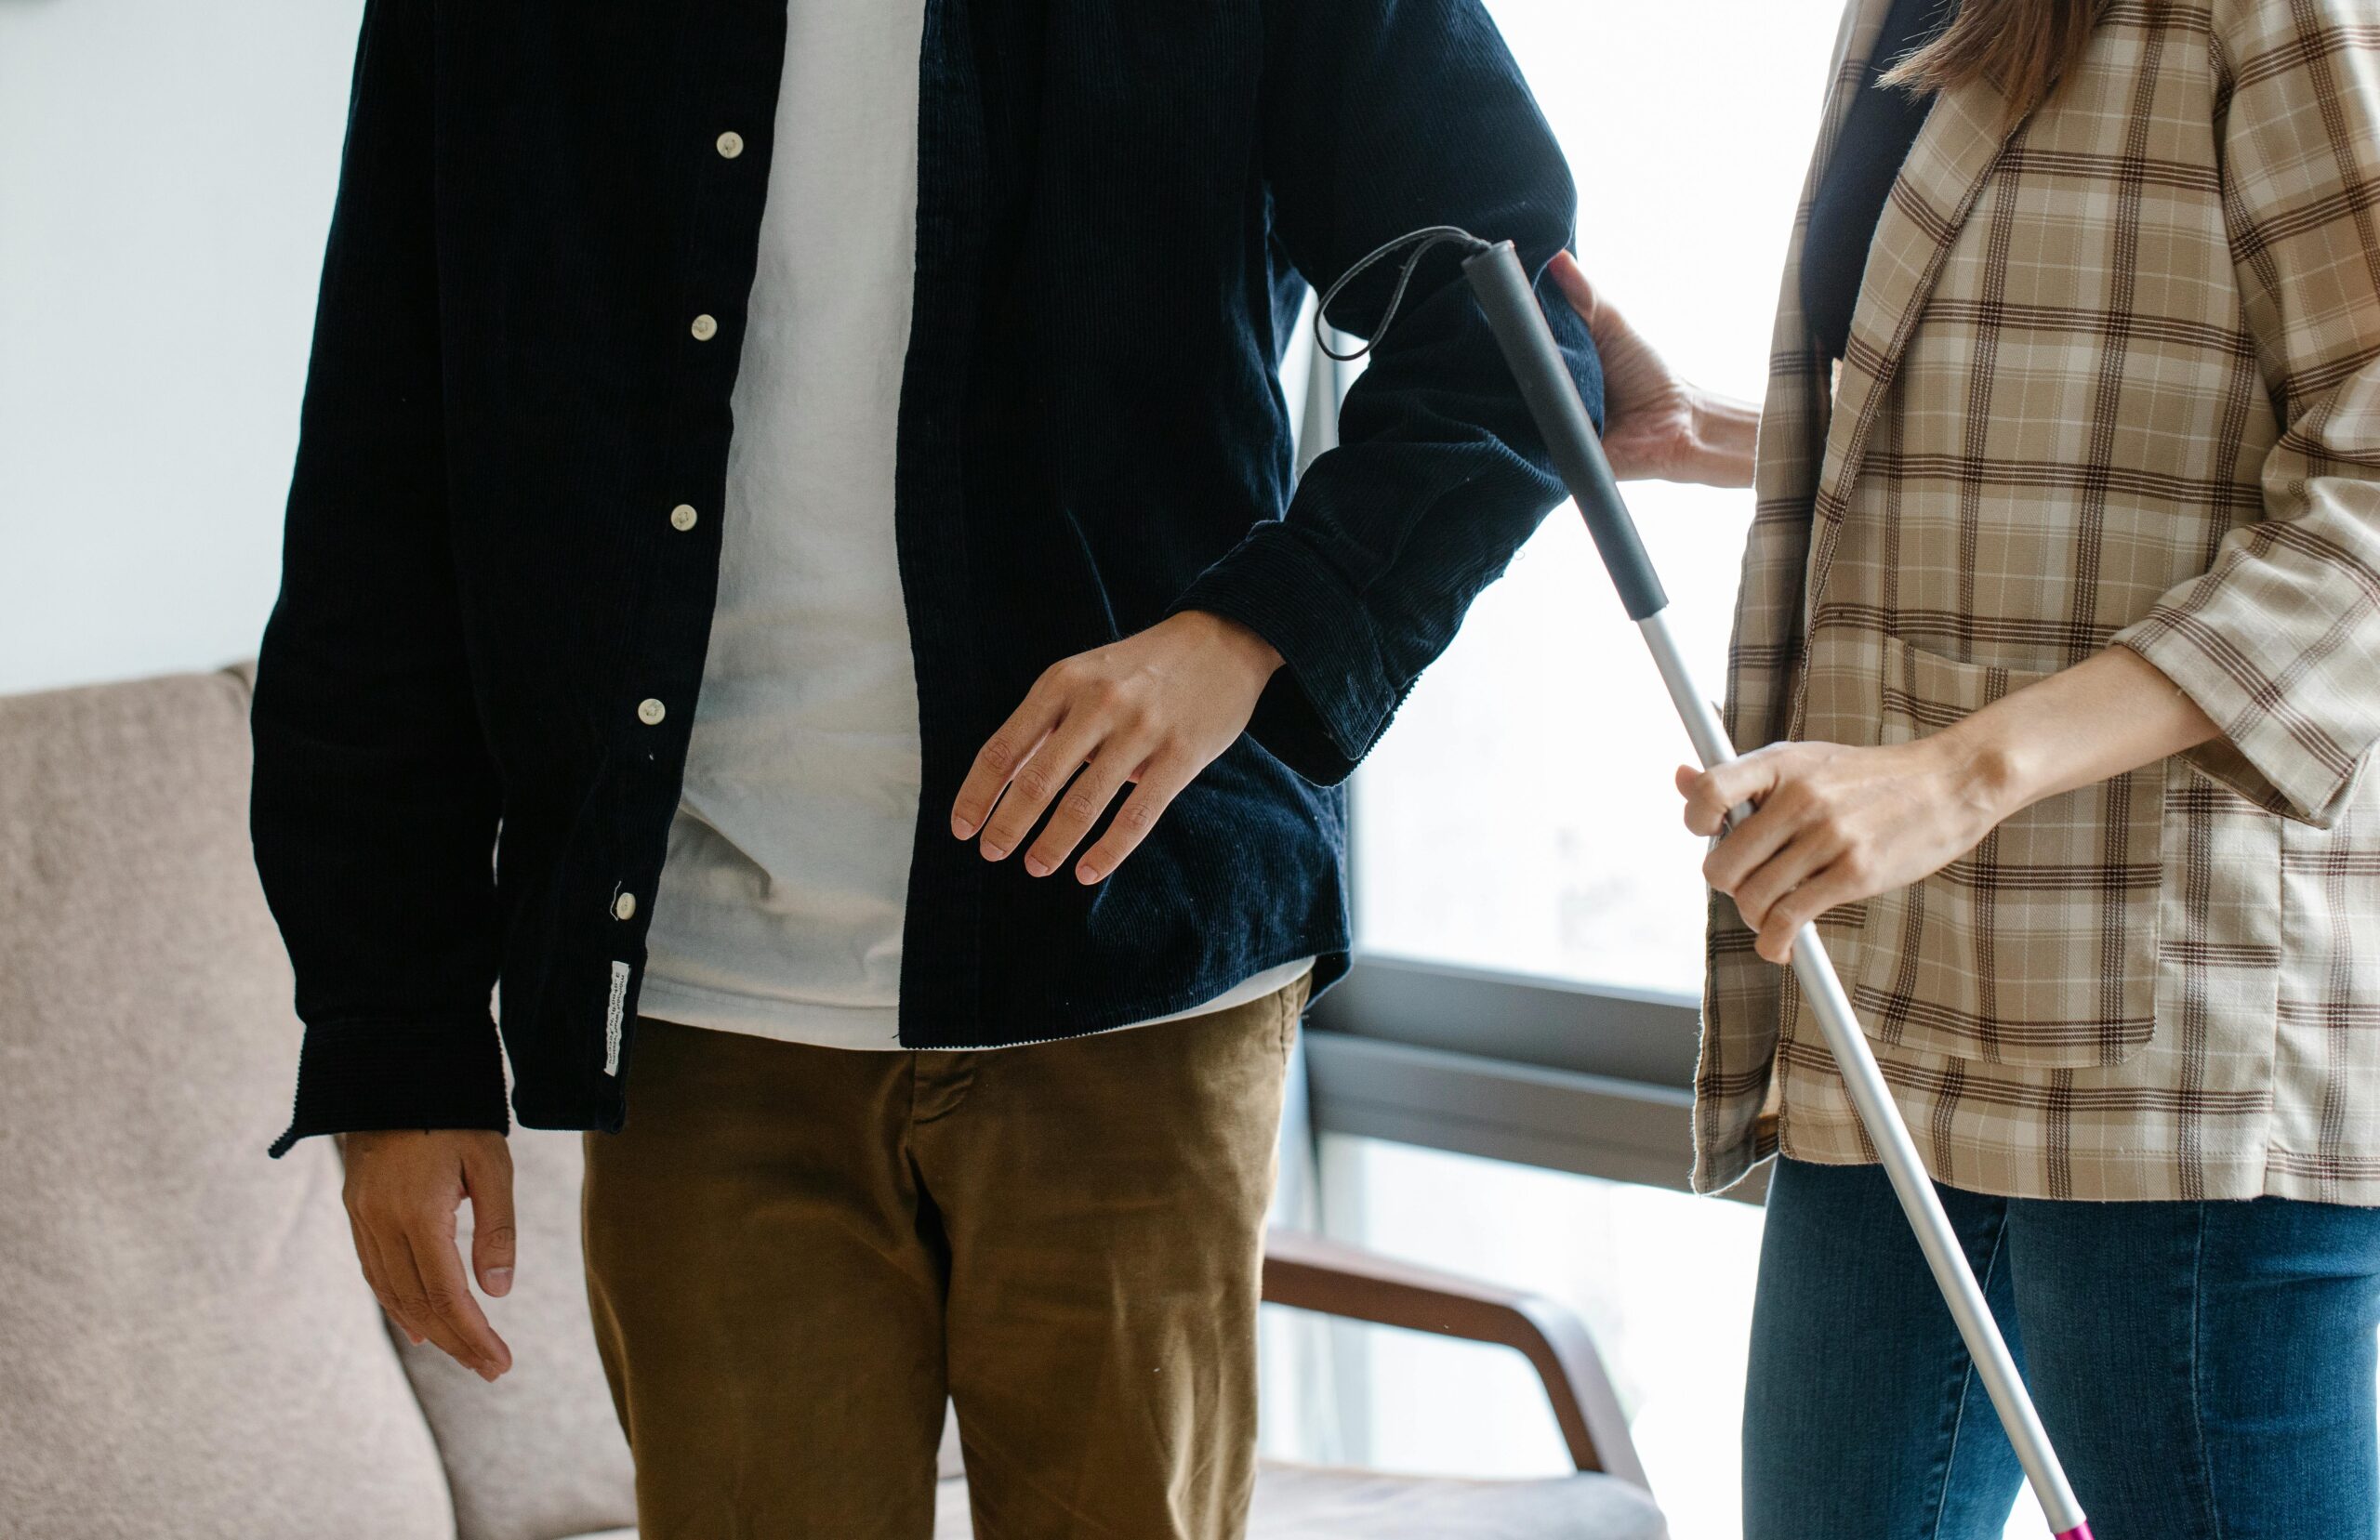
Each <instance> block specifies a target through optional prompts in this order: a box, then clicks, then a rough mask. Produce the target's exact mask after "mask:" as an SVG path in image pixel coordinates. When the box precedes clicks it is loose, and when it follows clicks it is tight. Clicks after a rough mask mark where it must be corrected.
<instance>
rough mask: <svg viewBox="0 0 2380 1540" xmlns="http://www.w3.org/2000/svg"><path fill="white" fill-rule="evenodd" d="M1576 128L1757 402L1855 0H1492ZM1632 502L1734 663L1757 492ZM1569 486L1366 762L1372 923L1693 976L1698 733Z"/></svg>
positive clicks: (1562, 962)
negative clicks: (1678, 704) (1844, 27)
mask: <svg viewBox="0 0 2380 1540" xmlns="http://www.w3.org/2000/svg"><path fill="white" fill-rule="evenodd" d="M1488 8H1489V9H1490V10H1491V11H1492V12H1493V13H1494V15H1495V18H1496V20H1497V22H1498V24H1499V25H1500V26H1501V28H1502V29H1503V32H1504V36H1505V38H1506V40H1507V42H1509V43H1510V45H1511V46H1512V48H1513V51H1514V54H1515V55H1516V56H1518V58H1519V59H1520V61H1521V64H1522V67H1523V68H1524V69H1525V70H1526V71H1527V74H1528V77H1529V82H1530V85H1531V86H1532V87H1533V89H1534V90H1535V91H1536V94H1537V98H1538V100H1539V102H1540V105H1541V106H1542V107H1543V109H1544V111H1545V113H1546V116H1547V118H1548V119H1549V120H1550V121H1551V122H1552V123H1553V125H1554V130H1555V132H1556V133H1557V134H1558V135H1559V136H1560V138H1561V140H1562V143H1563V146H1564V148H1565V150H1566V151H1567V153H1568V156H1569V160H1570V164H1571V165H1572V167H1573V169H1574V173H1575V175H1576V177H1577V178H1578V182H1579V191H1580V217H1579V241H1578V244H1579V251H1580V262H1581V264H1582V265H1583V266H1584V268H1585V269H1586V270H1587V272H1588V274H1589V275H1590V276H1591V277H1592V278H1593V280H1594V281H1595V283H1597V284H1598V285H1599V286H1600V287H1601V288H1602V290H1603V291H1604V293H1605V294H1606V295H1607V296H1608V297H1609V298H1611V299H1612V300H1613V301H1614V302H1615V303H1617V304H1618V305H1619V306H1620V309H1622V310H1623V311H1624V312H1625V313H1626V314H1627V315H1628V316H1629V318H1630V319H1631V321H1632V322H1634V323H1635V325H1636V326H1637V327H1638V329H1639V330H1641V331H1642V332H1643V333H1644V334H1645V335H1646V336H1647V337H1649V338H1650V339H1651V340H1652V342H1653V344H1654V345H1655V346H1656V347H1658V348H1659V349H1661V351H1662V352H1663V354H1664V355H1665V356H1666V357H1667V358H1668V359H1669V360H1670V362H1671V363H1672V364H1673V365H1674V366H1675V367H1676V368H1677V369H1679V370H1680V371H1681V372H1682V373H1684V374H1685V375H1686V376H1687V377H1689V378H1691V379H1694V380H1696V381H1698V382H1699V383H1700V384H1702V385H1704V386H1706V387H1709V388H1712V389H1716V390H1722V391H1725V392H1727V393H1728V394H1731V395H1736V396H1739V397H1744V398H1748V399H1751V400H1754V401H1757V400H1758V399H1759V398H1760V395H1761V393H1762V390H1763V388H1764V384H1765V374H1766V365H1767V357H1768V340H1769V331H1770V326H1771V321H1772V316H1773V312H1774V309H1775V304H1776V295H1777V275H1778V270H1779V268H1780V266H1781V264H1782V261H1783V258H1784V254H1785V245H1786V240H1787V236H1788V233H1789V231H1790V229H1791V226H1792V216H1793V209H1794V205H1795V204H1796V202H1797V201H1798V199H1799V197H1800V194H1801V187H1802V179H1803V177H1804V174H1805V170H1806V168H1807V165H1808V159H1809V153H1810V148H1811V145H1812V143H1813V141H1814V139H1815V138H1816V135H1817V129H1818V112H1819V108H1820V106H1821V105H1822V101H1823V98H1824V94H1825V86H1826V81H1825V74H1826V66H1827V59H1828V55H1829V52H1830V49H1831V45H1832V43H1833V39H1834V34H1835V23H1836V20H1837V19H1838V17H1839V16H1840V14H1841V8H1842V7H1841V4H1840V0H1712V3H1709V4H1703V5H1697V6H1689V7H1676V6H1646V5H1640V4H1633V3H1627V0H1489V7H1488ZM1629 492H1630V503H1631V505H1632V507H1633V508H1634V511H1635V513H1636V517H1637V520H1638V523H1639V524H1640V525H1641V527H1642V528H1643V530H1644V533H1645V537H1646V545H1647V546H1648V547H1649V548H1650V549H1651V551H1652V554H1653V557H1654V559H1655V560H1656V561H1657V562H1659V565H1660V569H1661V573H1662V576H1663V579H1664V581H1665V584H1666V586H1667V587H1668V588H1669V591H1670V594H1671V596H1672V600H1673V615H1674V618H1675V622H1676V624H1677V625H1678V629H1679V631H1680V634H1681V636H1682V637H1683V638H1685V640H1686V644H1687V645H1688V647H1689V649H1690V652H1691V656H1692V657H1693V659H1694V661H1695V664H1696V665H1697V668H1698V671H1699V678H1701V679H1702V681H1703V684H1704V687H1705V688H1706V689H1708V690H1710V691H1712V693H1713V694H1716V693H1717V692H1718V691H1720V690H1721V689H1722V688H1724V685H1725V679H1724V678H1723V676H1722V672H1721V670H1722V665H1724V662H1725V659H1726V638H1727V628H1728V623H1729V619H1730V610H1731V606H1732V603H1733V599H1734V592H1735V585H1736V575H1737V558H1738V555H1739V552H1740V550H1741V548H1742V543H1743V532H1744V527H1745V524H1746V522H1747V521H1748V520H1749V518H1750V515H1751V498H1750V496H1749V495H1748V494H1743V493H1738V492H1721V491H1712V490H1708V489H1702V488H1687V487H1670V486H1658V485H1647V484H1639V485H1636V486H1633V487H1631V488H1630V489H1629ZM1689 753H1690V751H1689V749H1688V747H1687V744H1686V736H1685V733H1684V731H1682V730H1681V729H1680V728H1679V726H1678V724H1677V721H1676V717H1675V716H1674V715H1673V712H1672V710H1671V707H1670V704H1669V702H1668V699H1667V697H1666V696H1665V695H1664V694H1663V693H1662V691H1661V688H1660V683H1659V679H1658V678H1656V677H1655V676H1654V673H1653V671H1652V668H1651V665H1649V663H1648V662H1647V661H1646V657H1645V653H1644V648H1643V644H1642V642H1641V641H1640V640H1639V639H1638V638H1637V635H1636V631H1635V628H1634V626H1633V625H1630V624H1629V622H1628V620H1627V618H1626V617H1625V616H1624V615H1623V614H1622V613H1621V612H1620V606H1619V604H1618V602H1617V601H1616V600H1615V599H1613V598H1612V596H1611V592H1610V586H1609V585H1608V583H1607V581H1606V580H1605V577H1604V574H1603V570H1602V568H1601V567H1600V566H1599V565H1598V564H1597V562H1596V560H1595V556H1594V550H1593V546H1592V545H1591V544H1590V542H1589V541H1588V539H1587V537H1586V532H1585V530H1584V528H1583V527H1582V526H1581V525H1580V521H1579V520H1578V517H1577V515H1576V514H1575V512H1571V511H1567V510H1564V511H1557V512H1556V513H1555V514H1554V516H1553V517H1552V518H1550V519H1549V520H1547V521H1546V524H1545V527H1544V529H1543V530H1541V531H1540V533H1539V534H1538V536H1537V538H1536V539H1535V540H1533V541H1531V542H1530V544H1529V545H1528V546H1527V548H1525V549H1524V550H1523V551H1522V552H1521V554H1520V557H1519V559H1517V560H1515V561H1514V564H1513V567H1512V569H1511V571H1510V572H1509V573H1507V574H1506V575H1505V577H1504V578H1503V580H1502V581H1501V582H1500V583H1498V584H1496V585H1495V586H1492V587H1490V588H1489V589H1488V592H1487V593H1486V594H1485V595H1483V596H1482V598H1481V599H1480V601H1479V602H1478V604H1477V605H1476V606H1474V610H1473V612H1472V615H1471V618H1470V620H1469V621H1468V623H1467V624H1466V625H1465V627H1464V631H1463V634H1462V636H1461V639H1459V640H1458V641H1457V642H1456V644H1455V646H1454V647H1453V648H1452V649H1451V650H1450V651H1449V652H1448V655H1447V656H1446V657H1445V658H1444V659H1442V660H1441V661H1440V662H1439V663H1438V664H1437V665H1436V666H1435V667H1434V668H1433V669H1432V670H1431V672H1430V673H1429V675H1428V676H1427V677H1425V678H1423V679H1422V681H1421V685H1420V687H1419V688H1418V689H1416V690H1415V691H1414V692H1413V695H1412V697H1411V699H1410V700H1409V701H1408V703H1407V704H1406V706H1405V708H1404V710H1403V712H1402V713H1401V714H1400V716H1399V718H1398V721H1397V724H1396V726H1395V729H1394V730H1393V731H1391V732H1390V734H1389V735H1388V737H1387V739H1386V741H1385V742H1383V743H1382V744H1381V747H1380V749H1379V751H1378V753H1377V754H1376V755H1375V756H1374V757H1373V759H1372V760H1371V762H1370V764H1369V766H1368V767H1367V768H1366V770H1364V772H1363V774H1362V776H1361V777H1360V779H1359V780H1358V782H1357V783H1356V788H1355V805H1356V813H1355V840H1356V844H1355V862H1356V875H1357V883H1358V889H1357V921H1358V925H1359V927H1360V934H1359V941H1360V944H1361V945H1362V946H1363V947H1364V948H1365V949H1366V950H1367V951H1370V952H1375V953H1384V954H1395V955H1400V956H1409V957H1424V958H1429V959H1432V960H1435V961H1441V962H1450V963H1460V964H1467V965H1472V966H1475V967H1489V968H1500V969H1510V970H1514V971H1517V972H1523V973H1531V974H1541V975H1551V976H1555V977H1560V978H1566V979H1572V980H1579V981H1590V982H1593V983H1597V984H1617V985H1622V986H1633V987H1636V988H1643V989H1653V990H1665V991H1679V992H1691V991H1694V990H1696V989H1698V988H1699V981H1700V976H1701V937H1702V915H1703V896H1702V885H1701V878H1700V875H1699V871H1698V865H1699V861H1700V846H1699V842H1698V841H1697V840H1695V839H1694V838H1693V836H1689V835H1687V834H1686V831H1685V829H1684V828H1683V827H1682V826H1681V825H1680V823H1679V820H1678V802H1677V797H1676V795H1675V793H1674V792H1673V790H1672V789H1671V783H1670V776H1671V771H1672V770H1673V769H1674V768H1675V767H1676V766H1677V765H1678V764H1680V763H1682V762H1684V761H1685V760H1686V758H1687V757H1689Z"/></svg>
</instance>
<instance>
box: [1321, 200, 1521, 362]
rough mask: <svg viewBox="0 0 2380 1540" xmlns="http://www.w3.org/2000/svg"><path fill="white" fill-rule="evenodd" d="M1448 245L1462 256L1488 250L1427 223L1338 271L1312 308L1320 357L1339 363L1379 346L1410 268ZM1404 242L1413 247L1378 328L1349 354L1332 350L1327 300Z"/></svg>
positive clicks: (1461, 233)
mask: <svg viewBox="0 0 2380 1540" xmlns="http://www.w3.org/2000/svg"><path fill="white" fill-rule="evenodd" d="M1448 244H1453V245H1459V246H1461V247H1462V249H1463V255H1464V256H1466V257H1476V256H1477V255H1478V254H1479V253H1481V252H1483V251H1486V250H1487V249H1488V243H1487V242H1485V241H1482V240H1481V239H1480V238H1479V237H1478V236H1476V235H1474V234H1472V233H1471V231H1469V230H1464V229H1462V228H1461V226H1458V225H1431V226H1428V227H1427V228H1425V229H1422V230H1408V231H1407V232H1406V233H1405V234H1403V235H1400V236H1398V237H1397V238H1396V239H1395V240H1394V241H1389V242H1384V243H1382V244H1381V245H1379V246H1376V247H1374V248H1373V249H1372V251H1371V253H1370V255H1369V256H1367V257H1364V258H1363V259H1362V260H1360V261H1358V262H1357V263H1356V264H1355V266H1354V267H1352V268H1349V269H1348V270H1346V271H1345V272H1342V273H1341V274H1340V275H1339V281H1338V282H1337V283H1333V284H1331V285H1330V287H1329V288H1328V289H1326V290H1324V291H1323V295H1322V303H1321V304H1319V305H1316V307H1315V308H1314V345H1315V346H1316V347H1317V348H1319V349H1322V352H1323V356H1324V357H1326V358H1329V359H1335V360H1337V361H1338V362H1341V363H1352V362H1355V360H1356V359H1359V358H1361V357H1363V356H1364V355H1365V354H1366V353H1369V352H1370V351H1371V350H1372V349H1374V348H1376V347H1378V346H1380V339H1381V338H1382V337H1384V336H1387V335H1388V323H1389V322H1392V321H1395V319H1396V308H1397V307H1398V306H1400V305H1402V304H1404V303H1405V286H1406V285H1407V284H1408V283H1412V282H1413V270H1414V269H1415V268H1418V267H1420V266H1421V258H1423V257H1427V256H1429V255H1430V253H1431V252H1433V251H1435V250H1436V249H1437V248H1438V247H1440V246H1443V245H1448ZM1407 245H1410V246H1412V247H1413V255H1412V256H1410V257H1407V258H1406V259H1405V270H1404V271H1403V272H1400V273H1398V274H1397V275H1396V288H1395V292H1394V293H1392V294H1390V296H1388V309H1385V310H1383V311H1382V312H1381V317H1380V327H1379V329H1378V330H1376V331H1374V332H1373V333H1372V335H1371V336H1368V337H1366V338H1365V339H1364V345H1363V346H1362V347H1360V348H1358V349H1355V351H1354V352H1352V353H1342V352H1339V351H1336V350H1335V349H1332V348H1331V346H1330V342H1329V337H1327V336H1325V335H1324V333H1323V329H1322V328H1323V323H1324V321H1325V320H1326V318H1328V317H1329V314H1330V304H1331V301H1333V300H1335V299H1337V298H1338V297H1339V291H1340V290H1342V289H1343V288H1345V287H1346V286H1347V285H1348V284H1349V283H1353V282H1355V279H1356V277H1357V276H1359V275H1360V274H1361V273H1363V272H1364V270H1367V269H1369V268H1370V267H1372V266H1373V265H1374V264H1375V263H1378V262H1381V261H1382V260H1384V259H1385V258H1387V257H1390V256H1391V255H1393V254H1394V253H1395V251H1396V249H1397V248H1398V247H1400V246H1407Z"/></svg>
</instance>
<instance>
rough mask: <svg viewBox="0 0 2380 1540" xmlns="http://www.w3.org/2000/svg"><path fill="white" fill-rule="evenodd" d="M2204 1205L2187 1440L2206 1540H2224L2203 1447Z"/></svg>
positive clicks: (2194, 1246)
mask: <svg viewBox="0 0 2380 1540" xmlns="http://www.w3.org/2000/svg"><path fill="white" fill-rule="evenodd" d="M2206 1219H2207V1206H2206V1204H2203V1203H2202V1204H2199V1205H2198V1230H2197V1232H2196V1233H2195V1234H2194V1235H2193V1236H2192V1237H2191V1244H2190V1349H2189V1350H2190V1437H2191V1439H2192V1440H2193V1441H2195V1442H2196V1443H2197V1445H2198V1474H2199V1492H2200V1494H2201V1497H2200V1500H2201V1504H2202V1509H2203V1512H2204V1514H2205V1518H2206V1524H2207V1531H2206V1533H2207V1540H2223V1516H2222V1513H2221V1512H2220V1511H2219V1510H2218V1509H2217V1507H2216V1506H2215V1480H2214V1477H2215V1461H2214V1458H2213V1456H2212V1455H2211V1454H2209V1453H2208V1451H2207V1447H2206V1386H2205V1384H2204V1380H2203V1376H2204V1374H2205V1370H2206V1355H2205V1354H2204V1353H2203V1352H2202V1351H2201V1350H2200V1344H2201V1342H2202V1341H2203V1340H2204V1337H2205V1332H2206Z"/></svg>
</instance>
